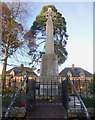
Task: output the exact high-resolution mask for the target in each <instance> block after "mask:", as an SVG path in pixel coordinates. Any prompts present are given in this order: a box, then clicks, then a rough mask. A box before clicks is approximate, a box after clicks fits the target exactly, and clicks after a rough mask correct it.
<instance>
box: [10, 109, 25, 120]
mask: <svg viewBox="0 0 95 120" xmlns="http://www.w3.org/2000/svg"><path fill="white" fill-rule="evenodd" d="M25 115H26V109H25V107H12V109H11V111H10V114H9V116H10V117H15V118H20V117H24V116H25Z"/></svg>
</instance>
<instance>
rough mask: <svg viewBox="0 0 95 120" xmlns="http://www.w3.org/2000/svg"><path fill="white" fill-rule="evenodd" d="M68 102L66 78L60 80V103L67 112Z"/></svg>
mask: <svg viewBox="0 0 95 120" xmlns="http://www.w3.org/2000/svg"><path fill="white" fill-rule="evenodd" d="M68 103H69V97H68V81H67V79H66V80H63V81H62V104H63V105H64V107H65V109H66V112H67V113H68Z"/></svg>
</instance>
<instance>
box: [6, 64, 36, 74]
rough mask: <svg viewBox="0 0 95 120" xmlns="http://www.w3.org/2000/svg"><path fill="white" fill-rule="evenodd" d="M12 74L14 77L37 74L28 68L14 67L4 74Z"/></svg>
mask: <svg viewBox="0 0 95 120" xmlns="http://www.w3.org/2000/svg"><path fill="white" fill-rule="evenodd" d="M12 71H13V72H14V73H15V75H16V76H21V75H24V74H25V73H27V74H28V76H33V75H35V76H37V74H36V73H35V72H34V71H33V70H32V69H31V68H29V67H24V66H19V67H14V68H12V69H10V70H8V71H7V72H6V75H10V73H11V72H12Z"/></svg>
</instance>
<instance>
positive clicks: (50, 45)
mask: <svg viewBox="0 0 95 120" xmlns="http://www.w3.org/2000/svg"><path fill="white" fill-rule="evenodd" d="M44 15H45V17H46V18H47V22H46V47H45V53H46V54H48V53H49V54H53V53H54V41H53V22H52V18H53V17H54V16H55V15H56V14H55V13H54V12H53V11H52V9H51V8H48V11H47V12H46V13H45V14H44Z"/></svg>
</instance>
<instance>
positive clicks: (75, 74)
mask: <svg viewBox="0 0 95 120" xmlns="http://www.w3.org/2000/svg"><path fill="white" fill-rule="evenodd" d="M68 71H70V72H71V74H72V76H73V77H79V76H80V72H81V71H83V73H84V74H85V77H92V74H91V73H90V72H88V71H86V70H84V69H82V68H80V67H74V68H72V67H66V68H64V69H63V70H62V71H61V72H60V73H59V75H60V76H63V77H66V76H67V73H68Z"/></svg>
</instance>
